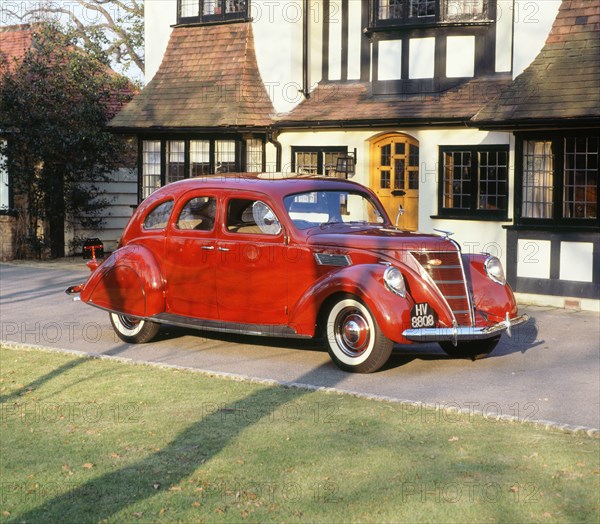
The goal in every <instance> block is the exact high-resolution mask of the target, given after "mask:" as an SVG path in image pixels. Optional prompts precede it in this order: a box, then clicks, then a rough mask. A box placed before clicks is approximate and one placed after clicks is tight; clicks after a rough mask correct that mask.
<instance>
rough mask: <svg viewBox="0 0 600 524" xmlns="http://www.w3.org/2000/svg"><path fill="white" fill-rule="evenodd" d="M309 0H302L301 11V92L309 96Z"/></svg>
mask: <svg viewBox="0 0 600 524" xmlns="http://www.w3.org/2000/svg"><path fill="white" fill-rule="evenodd" d="M308 2H309V0H303V7H302V8H303V12H302V94H303V95H304V97H305V98H310V93H309V91H308V90H309V88H310V86H309V85H308V24H309V21H310V12H309V9H310V7H309V5H308Z"/></svg>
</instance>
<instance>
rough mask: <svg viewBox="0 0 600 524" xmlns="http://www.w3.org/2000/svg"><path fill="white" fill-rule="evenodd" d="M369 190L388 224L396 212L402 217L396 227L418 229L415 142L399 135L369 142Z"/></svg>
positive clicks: (416, 145) (417, 153)
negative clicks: (383, 211)
mask: <svg viewBox="0 0 600 524" xmlns="http://www.w3.org/2000/svg"><path fill="white" fill-rule="evenodd" d="M370 173H371V182H370V184H371V189H372V190H373V191H375V193H376V194H377V196H378V197H379V199H380V200H381V202H382V204H383V205H384V207H385V209H386V210H387V212H388V214H389V216H390V218H391V220H392V222H394V223H395V222H396V217H397V216H398V209H399V207H400V206H402V207H403V209H404V214H403V215H402V216H401V217H400V220H399V221H398V226H399V227H400V228H401V229H405V230H407V231H416V230H417V228H418V227H419V142H418V141H417V140H415V139H414V138H413V137H411V136H408V135H403V134H400V133H392V134H386V135H382V136H379V137H376V138H375V139H374V140H373V141H372V143H371V169H370Z"/></svg>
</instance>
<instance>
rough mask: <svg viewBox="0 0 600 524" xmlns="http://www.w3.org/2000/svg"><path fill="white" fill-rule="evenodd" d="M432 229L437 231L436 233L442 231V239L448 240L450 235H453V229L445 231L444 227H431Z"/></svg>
mask: <svg viewBox="0 0 600 524" xmlns="http://www.w3.org/2000/svg"><path fill="white" fill-rule="evenodd" d="M433 230H434V231H437V232H438V233H442V235H444V240H448V239H449V238H450V237H451V236H452V235H454V231H446V230H445V229H436V228H433Z"/></svg>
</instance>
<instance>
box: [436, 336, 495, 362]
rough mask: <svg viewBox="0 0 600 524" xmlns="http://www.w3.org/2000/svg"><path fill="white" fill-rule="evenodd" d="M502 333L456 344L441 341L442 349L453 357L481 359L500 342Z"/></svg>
mask: <svg viewBox="0 0 600 524" xmlns="http://www.w3.org/2000/svg"><path fill="white" fill-rule="evenodd" d="M500 337H501V335H497V336H495V337H493V338H488V339H485V340H469V341H465V342H459V343H458V345H457V346H455V345H454V344H453V343H452V342H440V346H441V347H442V349H443V350H444V351H445V352H446V354H448V356H450V357H452V358H470V359H472V360H479V359H480V358H483V357H485V356H486V355H489V354H490V353H491V352H492V351H494V348H495V347H496V346H497V345H498V342H500Z"/></svg>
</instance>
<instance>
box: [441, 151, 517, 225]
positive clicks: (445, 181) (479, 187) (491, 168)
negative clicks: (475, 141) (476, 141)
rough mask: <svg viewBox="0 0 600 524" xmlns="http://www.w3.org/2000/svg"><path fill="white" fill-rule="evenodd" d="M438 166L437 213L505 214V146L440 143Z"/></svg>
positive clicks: (501, 215)
mask: <svg viewBox="0 0 600 524" xmlns="http://www.w3.org/2000/svg"><path fill="white" fill-rule="evenodd" d="M440 168H441V173H440V184H441V187H440V190H439V195H440V201H439V214H440V215H442V216H456V217H457V218H463V217H473V218H483V217H488V218H491V219H505V218H507V213H508V146H443V147H441V148H440Z"/></svg>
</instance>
